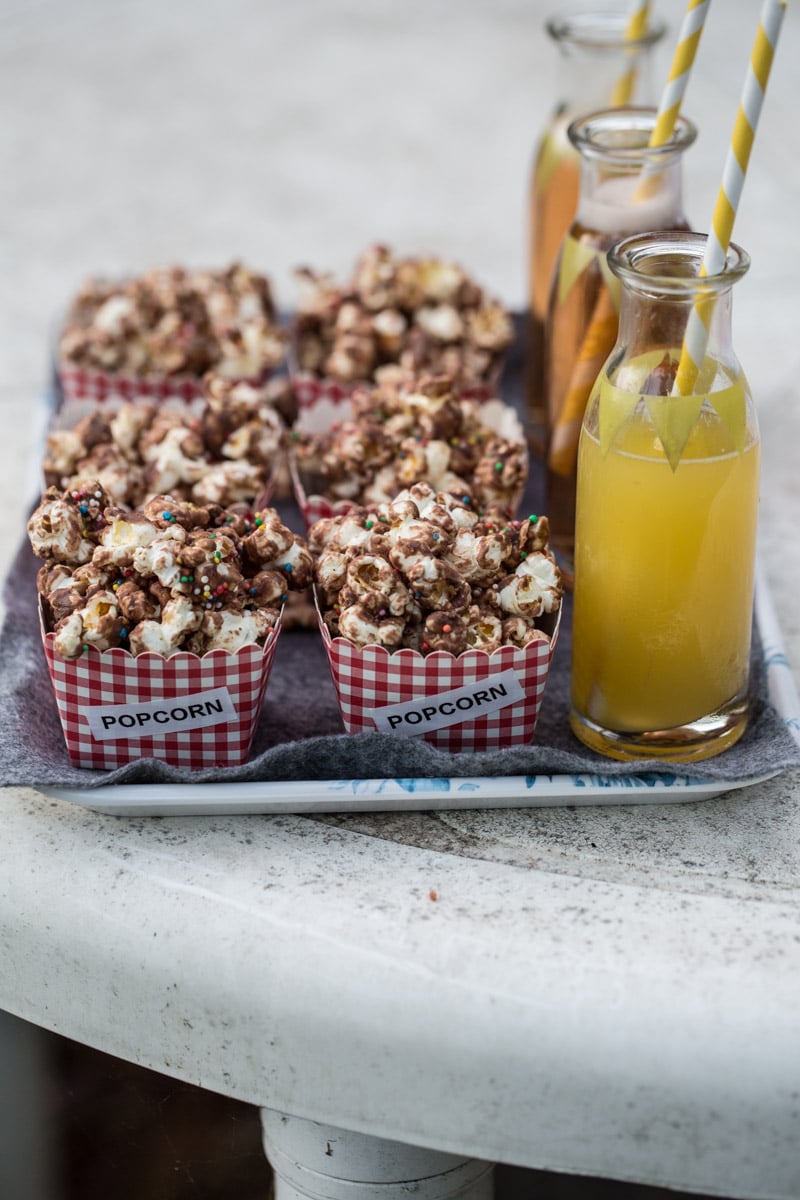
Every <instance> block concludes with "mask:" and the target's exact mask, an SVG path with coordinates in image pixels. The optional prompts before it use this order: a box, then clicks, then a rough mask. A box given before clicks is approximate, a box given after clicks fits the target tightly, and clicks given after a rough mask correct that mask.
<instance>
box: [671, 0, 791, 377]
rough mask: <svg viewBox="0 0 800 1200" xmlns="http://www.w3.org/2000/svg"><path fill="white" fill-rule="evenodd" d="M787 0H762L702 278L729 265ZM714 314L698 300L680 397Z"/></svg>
mask: <svg viewBox="0 0 800 1200" xmlns="http://www.w3.org/2000/svg"><path fill="white" fill-rule="evenodd" d="M786 3H787V0H764V7H763V8H762V10H761V18H760V21H759V25H758V32H757V33H756V39H755V42H754V43H753V49H752V51H751V54H750V63H749V65H748V68H747V74H746V76H745V81H744V88H743V90H742V98H741V101H740V103H739V109H738V111H737V113H736V122H735V124H734V127H733V134H732V136H731V140H730V145H729V147H728V154H727V157H726V159H725V167H724V169H723V172H722V183H721V184H720V188H719V192H718V193H717V201H716V204H715V206H714V214H713V216H712V218H711V232H710V233H709V235H708V240H707V241H706V250H705V254H704V255H703V262H702V265H701V267H700V276H701V277H702V276H706V275H718V274H719V273H720V272H721V271H723V270H724V269H725V262H726V259H727V256H728V247H729V245H730V241H731V234H732V232H733V222H734V220H735V218H736V212H737V209H738V207H739V199H740V197H741V194H742V187H743V185H744V178H745V174H746V172H747V164H748V163H749V161H750V151H751V150H752V148H753V141H754V139H755V134H756V128H757V126H758V118H759V117H760V115H761V108H762V105H763V103H764V93H765V92H766V90H767V80H768V79H769V73H770V71H771V69H772V60H773V58H774V56H775V47H776V46H777V43H778V35H779V34H780V31H781V24H782V22H783V16H784V13H785V12H786ZM713 312H714V300H713V297H712V296H705V297H702V296H701V297H700V298H699V299H698V300H697V301H696V302H695V304H694V307H693V308H692V311H691V313H690V314H689V320H688V322H687V324H686V332H685V334H684V338H683V348H682V350H681V357H680V361H679V363H678V371H677V375H676V376H675V386H674V388H673V392H674V393H676V394H679V395H681V396H688V395H691V393H692V391H693V389H694V387H695V384H696V382H697V376H698V375H699V373H700V367H701V365H702V362H703V358H704V357H705V352H706V345H707V343H708V330H709V327H710V324H711V317H712V315H713Z"/></svg>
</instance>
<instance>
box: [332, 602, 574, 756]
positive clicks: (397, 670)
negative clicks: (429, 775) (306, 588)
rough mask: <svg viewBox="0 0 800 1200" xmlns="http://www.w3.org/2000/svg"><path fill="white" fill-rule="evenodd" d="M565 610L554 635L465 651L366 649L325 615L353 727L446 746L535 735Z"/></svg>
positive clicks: (337, 682)
mask: <svg viewBox="0 0 800 1200" xmlns="http://www.w3.org/2000/svg"><path fill="white" fill-rule="evenodd" d="M560 619H561V612H560V610H559V612H558V614H557V615H556V617H555V619H554V621H553V629H552V633H551V634H550V635H549V637H547V638H544V637H543V638H542V639H541V640H536V641H533V642H529V643H528V645H527V646H525V647H523V648H519V647H517V646H501V647H499V649H497V650H495V651H494V652H493V653H492V654H486V653H485V652H484V651H482V650H467V651H466V652H465V653H463V654H460V655H458V656H457V657H456V656H454V655H453V654H449V653H446V652H444V651H436V652H435V653H432V654H428V655H426V656H425V655H422V654H421V653H419V651H417V650H408V649H402V650H395V651H393V652H390V651H388V650H386V649H385V648H384V647H383V646H365V647H363V648H359V647H357V646H355V645H354V644H353V643H352V642H350V641H348V640H347V639H346V638H341V637H336V638H331V636H330V633H329V632H328V630H327V628H326V627H325V625H324V624H323V622H322V621H321V620H320V629H321V631H322V636H323V639H324V641H325V647H326V650H327V652H328V662H329V665H330V669H331V675H332V677H333V682H334V686H335V688H336V694H337V698H338V701H339V710H340V712H341V716H342V721H343V723H344V727H345V730H346V731H347V732H348V733H365V732H372V733H375V732H376V731H377V732H381V733H388V734H393V735H394V736H396V737H422V738H424V740H425V741H426V742H430V743H431V745H434V746H437V747H438V748H439V749H440V750H447V751H449V752H451V753H457V752H459V751H482V750H502V749H505V748H506V747H508V746H526V745H529V744H530V742H531V741H532V740H533V736H534V731H535V728H536V721H537V718H538V716H539V710H540V708H541V703H542V697H543V695H544V689H545V684H546V682H547V675H548V672H549V670H550V663H551V660H552V657H553V652H554V650H555V647H556V642H557V640H558V630H559V625H560Z"/></svg>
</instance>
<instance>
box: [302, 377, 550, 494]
mask: <svg viewBox="0 0 800 1200" xmlns="http://www.w3.org/2000/svg"><path fill="white" fill-rule="evenodd" d="M487 414H490V415H487ZM487 420H499V421H503V420H505V425H506V427H507V430H508V431H509V432H510V433H513V434H517V433H518V436H519V440H515V439H514V437H509V436H505V435H504V434H501V433H499V432H497V430H496V429H495V428H493V427H490V426H489V425H488V424H487ZM291 447H292V452H293V457H294V466H295V474H296V476H297V484H298V485H299V486H298V494H299V496H300V500H301V504H304V496H305V497H306V499H307V497H308V496H309V495H310V494H312V493H314V492H315V491H318V492H319V494H320V495H321V496H322V497H324V498H325V499H326V500H328V501H330V502H332V503H337V502H340V501H349V502H352V503H354V504H358V505H362V506H363V505H378V504H383V503H387V502H390V501H391V500H392V499H393V497H394V496H396V495H397V494H398V492H400V491H403V490H404V489H405V488H408V487H410V486H412V485H414V484H415V483H417V482H424V483H427V484H429V485H430V486H431V487H432V488H433V489H434V491H437V492H452V493H454V494H458V493H462V492H468V493H470V494H471V495H473V496H475V497H476V498H477V499H478V500H479V501H480V503H481V504H483V505H486V504H500V505H504V506H507V507H509V508H513V507H514V506H515V504H516V502H517V500H518V498H519V496H520V495H521V494H522V492H523V490H524V486H525V482H526V479H527V470H528V456H527V449H526V446H525V443H524V440H523V439H522V433H521V430H519V431H518V426H517V423H516V419H515V417H514V414H513V413H512V412H511V410H508V409H507V408H506V406H505V405H501V404H500V402H499V401H496V402H495V404H494V405H493V406H489V405H482V404H479V403H478V402H477V401H475V400H470V399H465V398H464V397H463V396H460V395H459V394H458V392H457V391H456V390H455V389H454V386H453V383H452V380H451V379H449V378H447V377H433V376H422V377H420V378H418V379H415V380H411V379H408V378H407V377H404V376H403V377H397V376H395V377H392V378H391V379H390V380H388V381H386V382H384V383H383V384H379V385H377V386H376V387H372V388H360V389H358V390H356V391H355V392H354V393H353V396H352V400H351V415H350V416H349V417H348V418H347V419H345V420H343V421H340V422H338V423H337V424H335V425H334V426H333V428H332V429H330V430H328V431H326V432H323V433H310V432H304V431H303V430H300V429H297V430H295V431H294V432H293V434H292V440H291Z"/></svg>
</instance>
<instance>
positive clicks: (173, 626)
mask: <svg viewBox="0 0 800 1200" xmlns="http://www.w3.org/2000/svg"><path fill="white" fill-rule="evenodd" d="M201 620H202V613H199V612H197V611H196V609H195V607H194V605H193V604H192V602H191V600H189V599H188V598H187V597H185V596H176V597H175V598H174V599H172V600H169V601H168V602H167V603H166V604H165V605H164V609H163V611H162V613H161V619H160V620H158V621H140V622H139V624H138V625H136V626H135V627H134V628H133V629H132V630H131V631H130V647H131V653H132V654H144V653H145V652H147V651H149V652H150V653H152V654H163V655H164V656H165V657H166V656H168V655H169V654H172V653H174V651H175V650H178V649H179V648H180V644H181V642H182V641H183V639H184V637H185V636H186V635H187V634H188V633H191V632H192V631H193V630H195V629H197V627H198V625H199V624H200V622H201Z"/></svg>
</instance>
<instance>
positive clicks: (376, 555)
mask: <svg viewBox="0 0 800 1200" xmlns="http://www.w3.org/2000/svg"><path fill="white" fill-rule="evenodd" d="M548 534H549V528H548V522H547V518H546V517H536V516H530V517H528V518H526V519H525V520H522V521H519V520H513V521H510V520H509V519H508V517H507V515H506V514H505V513H504V512H502V511H501V510H497V509H491V508H490V509H487V510H484V511H479V508H478V506H477V505H476V504H475V503H474V501H473V498H472V497H471V496H470V495H469V494H468V493H464V494H463V496H461V497H458V496H455V495H451V494H448V493H445V492H436V491H435V490H434V489H433V488H431V487H430V486H428V485H427V484H423V483H420V484H415V485H414V486H413V487H411V488H409V489H408V490H406V491H404V492H401V493H400V494H399V495H398V496H397V497H396V498H395V499H394V500H393V501H391V502H390V503H387V504H380V505H377V506H376V507H375V508H367V507H360V508H354V509H352V510H351V511H350V512H348V513H347V514H344V515H342V516H337V517H333V518H325V519H323V520H320V521H317V522H316V523H315V524H314V525H312V527H311V529H310V530H309V534H308V540H309V548H310V549H311V552H312V554H313V555H314V558H315V578H316V587H317V595H318V600H319V603H320V606H321V610H322V615H323V620H324V622H325V624H326V626H327V628H328V630H329V632H330V634H331V636H332V637H338V636H341V637H345V638H348V639H349V640H350V641H352V642H354V643H355V644H356V645H357V646H367V645H379V646H385V647H386V648H387V649H389V650H396V649H399V648H401V647H409V648H411V649H414V650H418V651H420V652H421V653H422V654H429V653H431V652H433V651H435V650H445V651H448V652H449V653H451V654H454V655H458V654H461V653H463V652H464V651H465V650H469V649H476V650H484V651H485V652H486V653H489V654H490V653H492V651H494V650H496V649H498V648H499V647H500V646H502V645H513V646H519V647H522V646H526V645H528V644H529V643H530V642H532V641H535V640H541V639H547V640H549V638H548V634H547V632H545V631H544V630H543V629H542V627H541V626H542V619H543V618H544V617H546V616H548V615H550V614H554V613H556V612H557V611H558V609H559V607H560V605H561V595H562V589H561V580H560V576H559V571H558V567H557V566H556V563H555V560H554V558H553V556H552V554H551V553H550V552H549V550H548Z"/></svg>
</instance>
